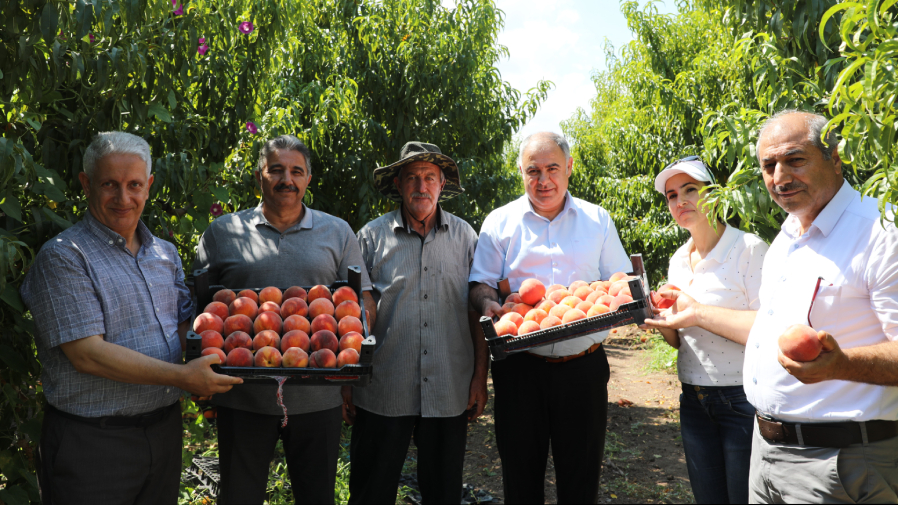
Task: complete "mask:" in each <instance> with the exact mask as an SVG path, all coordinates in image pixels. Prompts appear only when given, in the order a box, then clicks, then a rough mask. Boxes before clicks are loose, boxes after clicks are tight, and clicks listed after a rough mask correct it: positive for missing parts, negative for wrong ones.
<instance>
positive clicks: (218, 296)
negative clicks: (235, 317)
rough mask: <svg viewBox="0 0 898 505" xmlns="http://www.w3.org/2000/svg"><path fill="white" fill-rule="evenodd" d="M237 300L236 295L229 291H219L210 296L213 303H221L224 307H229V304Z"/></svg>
mask: <svg viewBox="0 0 898 505" xmlns="http://www.w3.org/2000/svg"><path fill="white" fill-rule="evenodd" d="M236 299H237V293H235V292H233V291H231V290H230V289H219V290H218V291H216V292H215V294H214V295H212V301H213V302H221V303H223V304H225V305H230V304H231V302H233V301H234V300H236Z"/></svg>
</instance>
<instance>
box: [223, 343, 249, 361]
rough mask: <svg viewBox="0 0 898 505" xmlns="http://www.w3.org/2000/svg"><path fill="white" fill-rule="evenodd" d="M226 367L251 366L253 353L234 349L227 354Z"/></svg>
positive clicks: (242, 349)
mask: <svg viewBox="0 0 898 505" xmlns="http://www.w3.org/2000/svg"><path fill="white" fill-rule="evenodd" d="M225 364H226V365H227V366H253V353H252V351H250V350H249V349H247V348H245V347H235V348H234V349H232V350H231V352H229V353H228V359H227V361H226V362H225Z"/></svg>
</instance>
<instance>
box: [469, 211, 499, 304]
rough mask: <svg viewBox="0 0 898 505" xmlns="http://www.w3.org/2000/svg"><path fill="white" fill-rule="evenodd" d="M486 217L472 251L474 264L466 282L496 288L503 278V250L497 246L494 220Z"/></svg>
mask: <svg viewBox="0 0 898 505" xmlns="http://www.w3.org/2000/svg"><path fill="white" fill-rule="evenodd" d="M491 217H492V215H490V216H487V218H486V219H485V220H484V221H483V226H481V228H480V237H479V239H478V240H477V243H476V244H477V247H476V249H475V251H474V263H473V264H472V265H471V275H470V276H469V277H468V282H480V283H482V284H486V285H488V286H490V287H492V288H498V286H499V279H502V278H503V277H504V273H505V272H504V265H505V250H504V249H503V248H502V246H501V245H500V244H499V241H498V239H497V233H496V230H495V227H496V226H497V223H495V222H494V221H495V220H494V219H491Z"/></svg>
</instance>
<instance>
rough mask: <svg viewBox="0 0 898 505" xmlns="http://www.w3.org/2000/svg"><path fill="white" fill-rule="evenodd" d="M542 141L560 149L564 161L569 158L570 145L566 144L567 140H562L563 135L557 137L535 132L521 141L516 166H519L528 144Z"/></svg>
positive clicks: (551, 133) (555, 134)
mask: <svg viewBox="0 0 898 505" xmlns="http://www.w3.org/2000/svg"><path fill="white" fill-rule="evenodd" d="M534 137H536V138H534ZM542 139H545V140H551V141H552V142H555V144H556V145H557V146H558V147H560V148H561V151H562V152H564V159H565V161H567V160H569V159H570V158H571V145H570V144H568V142H567V139H566V138H564V135H559V134H557V133H554V132H536V133H531V134H530V135H527V136H526V137H524V140H522V141H521V148H520V149H519V150H518V166H521V160H523V159H524V149H527V147H528V146H529V145H530V142H532V141H533V140H542Z"/></svg>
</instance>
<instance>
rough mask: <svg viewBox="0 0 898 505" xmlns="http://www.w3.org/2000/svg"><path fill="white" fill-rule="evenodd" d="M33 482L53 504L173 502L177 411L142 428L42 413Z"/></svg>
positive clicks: (176, 486) (177, 474)
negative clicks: (100, 423) (35, 476)
mask: <svg viewBox="0 0 898 505" xmlns="http://www.w3.org/2000/svg"><path fill="white" fill-rule="evenodd" d="M39 456H40V466H39V468H38V480H39V484H40V490H41V501H42V502H43V503H44V504H45V505H51V504H53V505H55V504H64V503H72V504H82V503H83V504H91V505H94V504H104V503H109V504H120V503H133V504H147V505H155V504H175V503H178V490H179V488H180V482H181V409H180V404H178V403H175V404H174V405H172V406H171V407H167V409H166V410H165V411H164V415H163V416H162V418H161V419H160V420H159V421H158V422H156V423H155V424H153V425H151V426H147V427H120V426H107V427H105V428H104V427H100V426H99V425H95V424H89V423H86V422H83V421H78V420H75V419H71V418H68V417H63V415H62V414H60V413H59V412H58V411H56V410H55V409H53V408H48V409H47V410H46V411H45V412H44V424H43V427H42V428H41V441H40V449H39Z"/></svg>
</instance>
